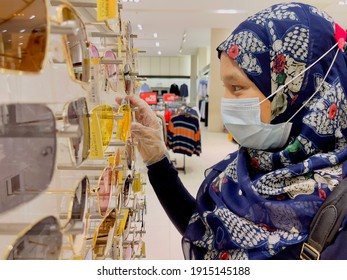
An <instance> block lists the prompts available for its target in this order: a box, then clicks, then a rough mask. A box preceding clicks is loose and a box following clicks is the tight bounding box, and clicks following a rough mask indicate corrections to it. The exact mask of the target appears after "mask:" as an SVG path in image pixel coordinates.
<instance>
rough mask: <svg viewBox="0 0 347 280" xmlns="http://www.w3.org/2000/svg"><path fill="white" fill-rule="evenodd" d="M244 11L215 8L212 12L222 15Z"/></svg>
mask: <svg viewBox="0 0 347 280" xmlns="http://www.w3.org/2000/svg"><path fill="white" fill-rule="evenodd" d="M244 12H245V11H243V10H235V9H229V10H223V9H221V10H216V11H214V13H216V14H222V15H233V14H241V13H244Z"/></svg>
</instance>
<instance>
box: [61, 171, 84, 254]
mask: <svg viewBox="0 0 347 280" xmlns="http://www.w3.org/2000/svg"><path fill="white" fill-rule="evenodd" d="M57 192H60V193H62V192H63V191H61V190H59V191H57ZM89 193H90V186H89V179H88V177H84V178H83V179H82V180H81V181H79V183H78V184H77V186H76V187H75V189H74V190H73V193H72V196H71V197H70V199H69V201H68V202H67V203H68V204H69V205H67V207H66V206H64V205H61V206H62V208H64V209H68V212H67V213H60V214H59V219H60V222H61V224H62V232H63V234H64V235H67V238H68V242H69V245H70V246H71V249H72V251H73V253H74V254H75V255H81V254H82V251H83V249H84V246H85V236H86V234H87V231H88V223H89V219H88V216H89V215H88V213H89V205H88V204H89V203H88V201H89ZM63 206H64V207H63Z"/></svg>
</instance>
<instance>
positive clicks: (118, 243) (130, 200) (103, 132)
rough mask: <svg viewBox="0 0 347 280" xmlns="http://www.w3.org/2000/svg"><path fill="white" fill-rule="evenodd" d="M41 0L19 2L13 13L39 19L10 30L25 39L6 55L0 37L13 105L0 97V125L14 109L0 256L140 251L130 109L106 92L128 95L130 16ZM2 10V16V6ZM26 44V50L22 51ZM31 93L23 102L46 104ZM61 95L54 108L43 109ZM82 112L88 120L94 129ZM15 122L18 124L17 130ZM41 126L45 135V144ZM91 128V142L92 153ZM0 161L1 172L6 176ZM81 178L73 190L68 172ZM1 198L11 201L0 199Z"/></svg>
mask: <svg viewBox="0 0 347 280" xmlns="http://www.w3.org/2000/svg"><path fill="white" fill-rule="evenodd" d="M48 2H49V1H47V2H46V1H45V0H33V1H31V2H30V3H26V2H25V1H24V2H23V5H25V7H24V6H23V7H22V9H21V11H22V10H23V12H25V13H28V14H29V13H30V14H33V13H34V11H35V12H37V11H40V12H41V13H42V17H40V18H38V17H36V18H37V20H39V22H38V23H37V28H36V29H33V30H29V29H30V28H28V27H29V26H31V25H30V24H27V26H23V29H22V30H23V36H22V37H19V36H21V34H20V33H18V34H17V33H16V34H15V33H11V36H12V39H13V38H16V39H23V40H24V39H28V40H29V39H30V40H32V41H30V42H29V41H28V43H27V44H20V47H18V48H17V50H16V54H15V55H13V50H12V49H11V48H8V46H9V45H10V44H7V43H6V44H0V55H1V61H0V70H1V71H0V75H1V76H3V77H1V78H4V75H8V76H9V77H10V78H6V79H5V78H4V79H1V81H4V83H5V85H4V87H5V88H6V89H7V88H8V95H9V96H10V98H9V100H11V102H12V101H14V103H15V104H21V105H17V107H15V108H12V107H11V106H12V105H11V106H9V105H7V104H0V113H1V114H0V127H2V126H1V125H2V124H4V127H5V128H7V127H10V125H9V124H8V123H7V122H8V116H9V115H11V114H12V115H13V112H16V113H17V116H16V115H14V116H16V118H14V122H12V123H13V124H14V125H13V124H12V123H11V125H12V126H11V129H12V130H11V134H8V135H7V136H6V137H7V138H8V139H10V138H11V137H12V138H13V137H17V138H16V139H17V140H18V139H21V141H22V142H21V143H19V142H18V144H16V145H13V144H11V141H8V139H7V138H6V137H2V138H0V141H2V142H0V144H1V145H5V146H6V147H8V149H9V150H11V151H12V152H11V155H12V158H13V162H11V161H9V160H8V159H6V158H5V159H0V161H1V162H0V167H2V168H1V170H0V180H1V184H0V187H1V188H2V189H5V190H7V195H6V196H7V197H5V196H4V195H3V192H2V191H1V192H0V258H1V257H2V258H4V259H114V260H121V259H141V258H145V256H146V252H145V240H144V235H145V233H146V230H145V220H144V219H145V214H146V194H145V186H146V179H145V178H146V176H145V174H141V173H140V172H139V171H138V170H139V168H138V166H137V161H136V158H135V152H134V149H135V148H136V146H137V143H136V142H134V141H133V140H132V139H131V137H130V123H131V121H132V119H133V115H134V114H135V112H136V111H137V108H130V104H128V103H127V102H126V101H125V99H124V102H123V103H122V105H121V106H120V108H118V107H115V95H114V94H118V93H121V94H125V95H132V94H138V92H137V88H136V86H135V82H136V80H137V75H138V73H137V69H136V65H137V61H136V55H137V52H136V51H135V49H134V47H133V39H134V38H137V36H136V35H135V34H132V32H131V25H130V22H125V23H123V22H122V19H121V9H122V5H121V3H117V7H118V18H116V19H110V20H104V21H99V22H97V21H96V10H95V8H97V5H96V3H90V2H88V3H87V2H86V3H84V2H70V3H66V2H63V1H54V0H51V1H50V3H48ZM31 9H32V10H31ZM2 10H4V14H5V13H6V9H5V7H3V8H2ZM86 11H88V13H89V14H90V15H92V16H94V17H95V18H94V19H93V20H90V18H88V21H91V23H90V22H89V23H88V24H87V23H86V22H85V21H84V18H83V16H81V15H82V14H83V15H86ZM51 12H52V14H50V13H51ZM80 12H83V13H80ZM12 13H13V11H12V10H10V9H9V20H8V21H6V25H7V26H8V28H7V29H8V30H13V28H11V27H12V25H14V24H15V25H16V26H17V24H18V22H15V21H12V19H13V16H12ZM48 13H49V14H48ZM32 22H33V21H32ZM32 22H30V23H32ZM24 23H25V21H24ZM42 27H44V28H42ZM28 30H29V31H28ZM6 31H7V30H6ZM31 31H32V32H31ZM40 32H41V33H40ZM1 36H2V37H1V39H3V38H6V36H7V34H5V32H3V34H1ZM88 36H89V37H88ZM17 37H18V38H17ZM57 39H59V40H60V41H59V42H58V41H56V40H57ZM1 42H3V41H1ZM9 42H11V40H10V41H9ZM92 44H94V45H95V48H96V50H97V48H99V49H100V50H103V51H104V50H105V54H106V51H109V52H108V55H107V56H106V55H105V56H104V57H100V56H99V55H98V54H95V57H93V54H91V48H90V46H91V45H92ZM32 52H35V57H34V56H32V57H31V56H30V55H29V54H30V53H32ZM55 52H57V54H58V55H57V56H56V54H55ZM17 54H18V57H16V55H17ZM56 57H58V58H59V59H56ZM25 59H29V60H30V63H27V62H25ZM93 59H95V60H93ZM24 62H25V63H24ZM34 62H35V63H34ZM64 67H65V68H64ZM26 73H29V74H35V75H36V76H35V75H32V77H31V76H30V75H25V74H26ZM58 73H59V75H57V74H58ZM94 74H96V75H94ZM64 75H65V76H64ZM6 77H7V76H6ZM35 77H36V78H35ZM37 77H41V78H42V79H43V78H47V77H49V79H51V80H50V81H44V84H45V85H49V86H50V87H51V88H50V87H47V88H46V87H43V86H41V84H39V83H38V81H39V78H37ZM66 77H68V79H66ZM31 79H32V80H31ZM9 81H11V82H9ZM32 83H37V85H36V86H32ZM27 85H30V87H29V86H27ZM13 92H14V93H15V94H12V93H13ZM62 92H66V94H61V93H62ZM31 96H35V98H36V99H33V100H47V99H49V96H51V97H52V106H51V105H48V104H41V103H40V104H37V105H35V106H36V107H35V106H34V105H33V104H31V103H29V102H28V101H27V100H30V101H32V100H31ZM23 100H26V102H23ZM63 103H64V104H65V106H64V109H63V111H62V112H58V110H56V109H52V108H53V107H54V106H53V105H57V107H59V106H60V105H61V104H63ZM11 104H12V103H11ZM20 107H21V108H20ZM51 107H52V108H51ZM9 110H10V113H9ZM46 111H47V112H46ZM11 112H12V113H11ZM28 112H31V113H30V114H28ZM53 112H54V113H53ZM48 115H50V118H47V116H48ZM19 116H20V118H19ZM35 118H37V119H38V120H39V121H34V120H35ZM93 118H94V119H93ZM92 120H94V125H96V126H97V127H98V130H97V132H96V134H95V127H92ZM95 120H97V122H95ZM23 124H25V125H24V126H27V127H28V129H26V130H25V131H24V132H25V133H24V134H23V127H24V126H23ZM34 124H36V126H35V125H34ZM49 127H51V128H52V133H51V134H49V137H50V138H49V139H50V140H51V142H47V141H48V140H47V139H48V136H47V135H48V134H47V129H48V128H49ZM0 130H1V129H0ZM0 132H2V131H0ZM93 133H94V135H97V140H98V141H99V142H97V144H98V145H99V146H98V147H97V148H98V153H97V154H96V155H93V156H92V155H91V153H90V150H91V148H92V144H95V143H94V142H93V143H92V144H91V142H92V141H91V139H92V134H93ZM19 136H20V137H19ZM5 138H6V139H5ZM12 138H11V139H12ZM31 138H32V139H34V138H35V139H36V140H35V141H31V140H30V139H31ZM4 139H5V140H4ZM44 139H45V141H46V142H42V143H43V144H42V147H41V146H39V144H38V143H41V142H40V141H41V140H42V141H43V140H44ZM15 143H17V142H15ZM25 143H29V144H28V145H27V146H26V145H24V144H25ZM100 143H101V144H100ZM48 144H49V145H48ZM100 145H101V146H100ZM66 146H67V147H68V149H66ZM21 147H23V149H22V150H21V149H20V148H21ZM48 147H49V148H50V149H51V150H49V149H48ZM100 147H101V148H100ZM94 148H95V147H94ZM100 151H101V152H100ZM16 153H17V154H18V156H15V155H16ZM27 155H30V157H28V156H27ZM100 155H101V156H100ZM31 158H32V159H31ZM41 158H42V159H41ZM35 160H36V161H35ZM37 162H41V163H40V164H39V163H37ZM15 167H16V168H15ZM5 168H7V169H8V170H10V171H11V172H10V173H11V176H10V175H8V176H7V175H6V176H5V177H6V178H4V177H3V176H4V174H5V171H4V170H5ZM7 169H6V170H7ZM23 170H24V171H25V172H24V171H23ZM34 171H35V172H34ZM12 173H13V174H12ZM81 177H82V178H83V179H82V180H79V184H78V187H75V188H74V187H73V185H72V184H71V183H70V180H72V179H75V180H77V179H78V178H81ZM40 180H41V181H40ZM23 182H25V183H27V185H25V186H23ZM29 186H30V187H29ZM6 199H7V200H10V199H12V200H11V201H10V203H8V204H5V203H4V200H6ZM3 205H5V206H4V207H3ZM49 215H50V216H49ZM14 217H15V218H14ZM38 218H39V219H38ZM14 221H15V222H14ZM10 244H11V245H10ZM9 248H10V249H9Z"/></svg>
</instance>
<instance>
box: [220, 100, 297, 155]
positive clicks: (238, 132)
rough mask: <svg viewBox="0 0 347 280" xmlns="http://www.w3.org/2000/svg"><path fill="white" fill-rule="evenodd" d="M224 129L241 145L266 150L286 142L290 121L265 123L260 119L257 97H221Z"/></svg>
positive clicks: (281, 145)
mask: <svg viewBox="0 0 347 280" xmlns="http://www.w3.org/2000/svg"><path fill="white" fill-rule="evenodd" d="M222 117H223V122H224V125H225V127H226V129H227V130H228V131H229V133H230V134H231V135H232V136H233V138H234V139H235V141H236V142H237V143H239V144H240V145H241V146H243V147H247V148H253V149H259V150H267V149H276V148H281V147H283V146H284V144H286V142H287V140H288V137H289V133H290V130H291V128H292V123H290V122H287V123H280V124H265V123H262V122H261V120H260V101H259V98H239V99H231V98H222Z"/></svg>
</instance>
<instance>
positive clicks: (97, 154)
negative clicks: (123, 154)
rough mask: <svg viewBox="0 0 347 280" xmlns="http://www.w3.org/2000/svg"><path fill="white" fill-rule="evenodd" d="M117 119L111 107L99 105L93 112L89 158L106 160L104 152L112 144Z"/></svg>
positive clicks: (91, 114)
mask: <svg viewBox="0 0 347 280" xmlns="http://www.w3.org/2000/svg"><path fill="white" fill-rule="evenodd" d="M115 118H116V116H115V113H114V111H113V109H112V107H111V106H109V105H99V106H96V107H95V108H93V109H92V110H91V112H90V128H91V132H90V137H91V139H90V142H91V147H90V154H89V158H91V159H98V158H104V152H105V150H106V149H107V148H108V146H109V145H110V142H111V138H112V134H113V126H114V122H115Z"/></svg>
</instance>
